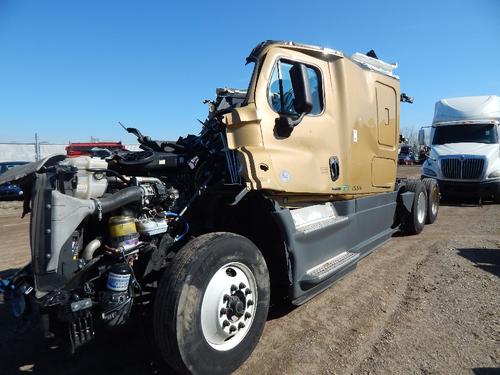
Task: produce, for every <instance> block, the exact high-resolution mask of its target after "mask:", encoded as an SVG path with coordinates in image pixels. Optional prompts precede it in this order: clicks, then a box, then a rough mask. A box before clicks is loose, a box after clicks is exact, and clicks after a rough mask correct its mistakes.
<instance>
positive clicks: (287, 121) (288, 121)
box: [276, 112, 306, 129]
mask: <svg viewBox="0 0 500 375" xmlns="http://www.w3.org/2000/svg"><path fill="white" fill-rule="evenodd" d="M305 115H306V113H305V112H302V113H301V114H300V115H299V117H298V118H296V119H295V120H293V119H292V118H291V117H289V116H280V117H278V118H277V119H276V125H279V126H285V127H287V128H290V129H293V128H295V127H296V126H297V125H298V124H300V123H301V121H302V120H303V119H304V116H305Z"/></svg>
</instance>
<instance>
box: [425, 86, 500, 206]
mask: <svg viewBox="0 0 500 375" xmlns="http://www.w3.org/2000/svg"><path fill="white" fill-rule="evenodd" d="M499 123H500V97H498V96H495V95H491V96H468V97H460V98H451V99H442V100H440V101H438V102H437V103H436V106H435V111H434V119H433V121H432V127H431V129H430V137H428V136H426V135H427V134H428V131H429V128H428V127H427V129H426V128H422V129H420V132H419V143H420V144H421V145H427V146H430V152H429V156H428V159H427V160H426V161H425V163H424V164H423V166H422V176H423V177H431V178H434V179H436V180H437V181H438V184H439V189H440V192H441V194H442V195H443V196H445V197H448V196H455V197H464V196H475V197H477V198H481V199H493V200H494V201H495V202H496V203H500V142H499V139H500V125H499ZM426 138H427V139H426ZM428 138H430V140H429V139H428ZM429 141H430V144H428V143H429Z"/></svg>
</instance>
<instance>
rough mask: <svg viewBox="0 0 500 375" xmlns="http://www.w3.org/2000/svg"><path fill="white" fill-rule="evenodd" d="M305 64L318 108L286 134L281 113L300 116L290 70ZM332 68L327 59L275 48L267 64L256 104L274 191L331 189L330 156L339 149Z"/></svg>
mask: <svg viewBox="0 0 500 375" xmlns="http://www.w3.org/2000/svg"><path fill="white" fill-rule="evenodd" d="M296 63H301V64H304V65H305V66H306V68H307V75H308V80H309V84H310V87H311V91H312V98H313V108H312V110H311V111H310V113H308V114H307V115H305V116H304V117H303V119H302V121H301V122H300V123H299V124H298V125H297V126H295V127H294V128H293V129H291V131H290V132H288V133H287V132H285V133H283V132H280V131H279V128H278V126H277V123H278V119H279V118H280V116H290V117H291V118H294V119H296V118H297V117H298V114H297V113H296V111H295V108H294V105H293V100H294V92H293V87H292V84H291V77H290V69H291V68H292V67H293V65H294V64H296ZM331 100H332V92H331V85H330V73H329V66H328V62H327V61H326V60H322V59H320V58H317V57H313V56H309V55H307V54H305V53H302V52H298V51H293V50H287V49H285V48H283V49H280V48H277V49H273V50H271V51H270V52H269V54H268V56H267V57H266V60H265V62H264V64H263V66H262V69H261V73H260V76H259V80H258V86H257V88H256V95H255V103H256V106H257V111H258V113H259V117H260V118H261V132H262V141H263V146H264V148H265V150H266V153H267V155H268V158H269V159H268V160H269V162H270V165H266V166H260V167H262V168H263V169H265V170H266V173H267V174H268V176H269V181H272V183H271V185H272V186H273V190H278V191H285V192H291V193H320V194H321V193H322V194H328V193H330V192H331V186H332V178H331V169H330V165H329V163H330V160H331V157H332V155H334V154H335V151H334V147H333V142H332V141H333V139H332V138H333V134H334V131H333V126H334V123H335V120H334V117H333V116H332V114H331V113H330V111H329V106H328V103H329V102H330V101H331Z"/></svg>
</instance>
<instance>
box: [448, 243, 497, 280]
mask: <svg viewBox="0 0 500 375" xmlns="http://www.w3.org/2000/svg"><path fill="white" fill-rule="evenodd" d="M457 250H458V255H460V256H462V257H464V258H466V259H468V260H470V261H471V262H472V263H474V265H475V266H476V267H478V268H481V269H482V270H484V271H487V272H490V273H492V274H493V275H495V276H497V277H500V249H468V248H467V249H457Z"/></svg>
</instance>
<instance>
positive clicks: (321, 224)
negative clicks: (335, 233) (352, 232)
mask: <svg viewBox="0 0 500 375" xmlns="http://www.w3.org/2000/svg"><path fill="white" fill-rule="evenodd" d="M346 220H349V218H348V217H347V216H334V217H327V218H324V219H320V220H317V221H314V222H312V223H307V224H304V225H300V226H297V227H296V229H297V230H298V231H299V232H302V233H306V234H307V233H310V232H314V231H316V230H319V229H322V228H325V227H328V226H330V225H334V224H338V223H341V222H343V221H346Z"/></svg>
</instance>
